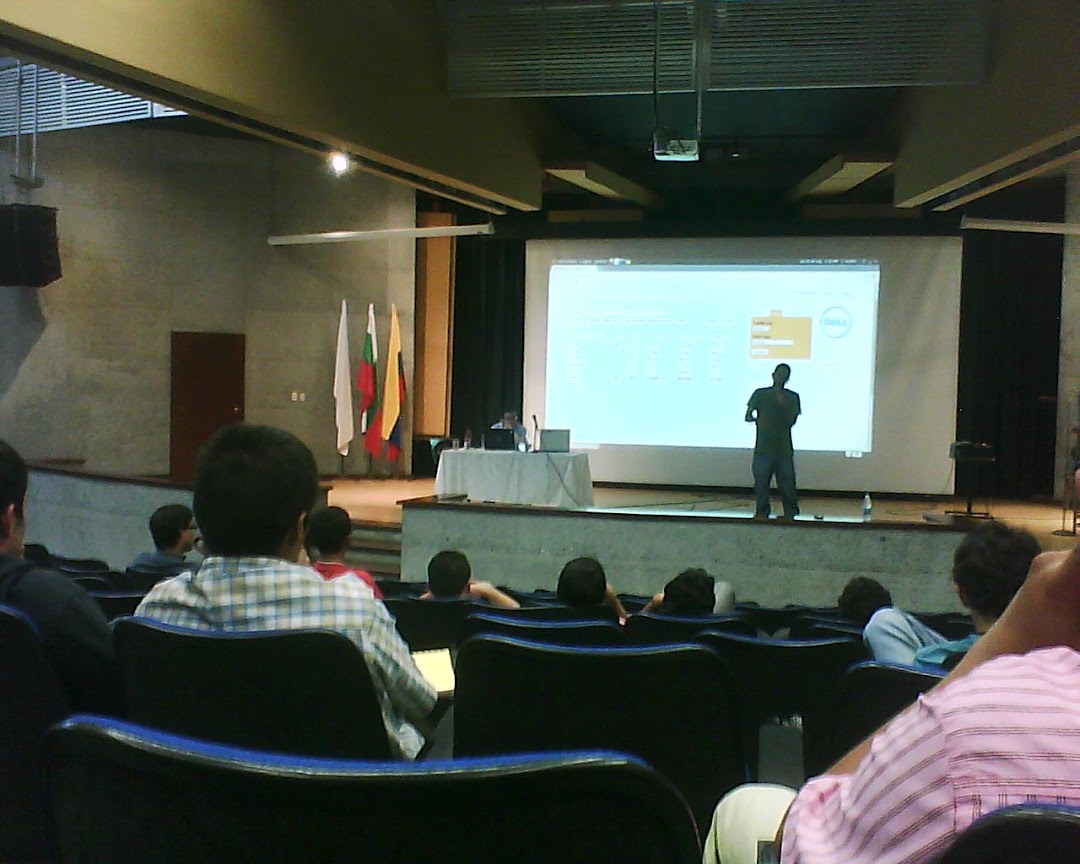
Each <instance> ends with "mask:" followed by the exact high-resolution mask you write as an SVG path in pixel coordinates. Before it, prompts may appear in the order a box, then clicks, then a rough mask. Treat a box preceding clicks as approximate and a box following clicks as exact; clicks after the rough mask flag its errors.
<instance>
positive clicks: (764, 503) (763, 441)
mask: <svg viewBox="0 0 1080 864" xmlns="http://www.w3.org/2000/svg"><path fill="white" fill-rule="evenodd" d="M790 377H791V367H790V366H788V364H787V363H781V364H780V365H779V366H777V367H776V368H775V369H774V370H773V373H772V379H773V386H772V387H759V388H758V389H757V390H755V391H754V392H753V394H751V396H750V401H749V402H748V403H747V405H746V422H747V423H757V440H756V441H755V443H754V464H753V472H754V493H755V495H756V496H757V504H756V506H755V509H754V518H755V519H768V518H769V512H770V507H769V482H770V481H771V480H772V477H773V474H775V475H776V485H777V486H779V487H780V499H781V500H782V501H783V502H784V518H785V519H794V518H795V517H796V516H797V515H799V502H798V499H797V498H796V497H795V455H794V454H795V450H794V447H792V445H791V427H792V426H794V425H795V420H796V419H797V418H798V416H799V415H800V414H801V413H802V405H801V404H800V402H799V394H798V393H796V392H795V391H794V390H788V389H787V388H785V387H784V385H785V384H787V380H788V378H790Z"/></svg>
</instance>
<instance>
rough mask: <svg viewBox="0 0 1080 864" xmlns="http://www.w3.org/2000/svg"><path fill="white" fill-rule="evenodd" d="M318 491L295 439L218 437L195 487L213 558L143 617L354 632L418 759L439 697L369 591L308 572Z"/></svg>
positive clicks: (172, 585) (395, 739)
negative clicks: (308, 530)
mask: <svg viewBox="0 0 1080 864" xmlns="http://www.w3.org/2000/svg"><path fill="white" fill-rule="evenodd" d="M317 489H318V471H317V469H316V467H315V458H314V457H313V456H312V454H311V451H310V450H309V449H308V448H307V446H306V445H305V444H304V443H303V442H302V441H300V440H299V439H298V438H296V437H295V436H294V435H292V434H290V433H288V432H286V431H284V430H282V429H275V428H273V427H271V426H255V425H249V424H243V423H241V424H238V425H236V426H228V427H225V428H224V429H220V430H218V431H217V432H216V433H215V434H214V436H213V437H212V438H211V439H210V441H209V442H207V444H206V446H205V447H204V448H203V449H202V451H201V453H200V454H199V459H198V463H197V468H196V478H195V517H196V519H197V520H198V523H199V529H200V531H201V532H202V536H203V539H204V542H205V543H206V547H207V557H206V558H205V559H204V560H203V562H202V564H201V565H200V566H199V568H198V570H196V571H194V572H190V573H182V574H180V575H179V576H177V577H175V578H173V579H168V580H166V581H164V582H159V583H158V584H157V585H155V586H154V587H153V588H152V589H151V590H150V593H149V594H147V595H146V598H145V599H144V600H143V602H142V603H141V604H140V605H139V608H138V609H137V610H136V614H137V615H142V616H145V617H147V618H153V619H155V620H157V621H162V622H164V623H166V624H175V625H179V626H181V627H189V628H192V629H196V630H214V631H231V632H243V631H251V630H291V629H309V628H315V629H325V630H336V631H338V632H340V633H344V634H345V635H346V636H348V637H349V638H350V639H351V640H352V641H353V642H354V643H355V644H356V646H357V647H358V648H359V649H360V651H362V652H363V654H364V658H365V660H366V661H367V664H368V667H369V668H370V669H371V673H372V674H371V680H372V683H373V684H374V685H375V689H376V692H377V693H378V694H379V696H380V698H379V704H380V707H381V709H382V716H383V723H384V725H385V726H386V731H387V737H388V739H389V741H390V744H391V746H392V747H393V748H394V750H395V751H396V752H397V754H398V755H400V756H402V757H404V758H406V759H413V758H415V757H416V755H417V754H418V753H419V752H420V749H421V747H422V746H423V744H424V736H423V735H422V734H421V732H420V730H419V729H417V725H419V724H422V723H423V722H424V721H425V720H426V719H427V718H428V715H429V714H430V713H431V710H432V708H433V707H434V706H435V702H436V693H435V690H434V689H433V688H432V686H431V685H430V684H428V682H427V681H426V680H425V679H424V676H423V675H422V674H421V673H420V670H419V669H417V667H416V664H415V663H414V662H413V660H412V656H411V655H410V653H409V648H408V646H407V645H406V644H405V643H404V642H403V641H402V639H401V636H399V635H398V632H397V630H396V628H395V626H394V619H393V618H392V617H391V615H390V613H389V612H387V611H386V607H385V606H384V605H383V604H382V603H380V602H378V601H377V600H375V598H374V596H373V595H372V592H371V590H370V589H369V588H368V587H367V586H366V585H364V584H363V583H362V582H360V581H359V580H357V579H333V580H330V581H326V580H325V579H323V578H322V577H321V576H320V575H319V574H318V573H316V572H315V571H314V570H313V569H312V568H311V567H309V566H307V565H306V564H300V563H298V561H299V560H300V559H301V557H302V552H303V541H304V524H305V521H306V519H307V516H308V513H309V512H310V511H311V507H312V504H313V503H314V500H315V494H316V491H317Z"/></svg>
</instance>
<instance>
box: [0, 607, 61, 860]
mask: <svg viewBox="0 0 1080 864" xmlns="http://www.w3.org/2000/svg"><path fill="white" fill-rule="evenodd" d="M0 656H2V657H3V662H2V663H0V860H2V861H20V862H32V861H46V860H51V859H52V854H51V839H50V832H49V830H48V807H47V799H46V794H45V783H44V776H45V775H44V765H43V763H42V758H41V740H42V736H43V735H44V734H45V730H46V729H48V728H49V727H50V726H51V725H52V724H53V723H57V722H59V721H60V720H61V719H63V718H64V717H65V716H66V715H67V713H68V706H67V699H66V698H65V696H64V693H63V690H62V689H61V686H60V681H59V679H58V678H57V676H56V673H55V672H54V670H53V668H52V664H51V663H50V662H49V658H48V657H47V655H46V653H45V648H44V646H43V645H42V643H41V636H40V635H39V633H38V631H37V628H36V627H35V626H34V624H33V623H32V622H31V621H30V619H29V618H28V617H27V616H26V615H24V614H23V613H22V612H20V611H19V610H17V609H13V608H12V607H10V606H0Z"/></svg>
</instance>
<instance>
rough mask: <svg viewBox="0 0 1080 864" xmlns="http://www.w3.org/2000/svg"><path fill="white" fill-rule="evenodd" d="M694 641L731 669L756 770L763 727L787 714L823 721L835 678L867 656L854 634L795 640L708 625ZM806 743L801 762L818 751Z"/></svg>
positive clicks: (806, 721)
mask: <svg viewBox="0 0 1080 864" xmlns="http://www.w3.org/2000/svg"><path fill="white" fill-rule="evenodd" d="M698 641H699V642H701V644H703V645H707V646H708V647H709V648H712V649H713V650H714V651H716V652H717V653H718V654H719V655H720V656H721V657H723V658H724V660H725V661H726V662H727V664H728V666H729V667H730V668H731V669H732V671H733V672H734V673H735V680H736V685H737V688H738V694H739V710H740V714H741V716H742V720H743V742H744V746H745V748H746V752H747V753H749V754H750V757H751V758H750V762H749V764H750V766H751V770H752V771H753V772H754V774H755V776H756V774H757V765H758V762H757V758H758V739H759V734H760V731H761V727H762V726H764V725H766V724H771V723H773V722H774V721H776V720H788V719H789V718H798V720H796V721H795V722H796V725H799V724H802V725H804V728H805V726H806V725H809V726H815V725H816V724H818V723H822V722H824V721H823V720H822V719H820V718H823V717H830V716H831V709H830V701H831V700H832V698H833V688H834V687H835V686H836V682H837V681H839V680H840V676H841V675H842V674H843V673H844V671H845V670H846V669H847V668H848V667H849V666H851V665H852V664H853V663H858V662H859V661H861V660H865V659H866V649H865V647H863V644H862V642H861V641H856V640H854V639H808V640H798V641H796V640H787V639H766V638H760V637H752V636H738V635H735V634H732V633H721V632H717V631H706V632H704V633H702V634H701V635H700V636H699V637H698ZM811 740H812V741H816V740H817V739H811ZM805 744H806V742H805V741H804V764H805V763H807V762H809V763H810V764H817V763H818V762H819V761H820V759H821V757H820V756H819V755H817V754H814V753H807V752H806V750H805Z"/></svg>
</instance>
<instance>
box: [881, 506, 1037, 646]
mask: <svg viewBox="0 0 1080 864" xmlns="http://www.w3.org/2000/svg"><path fill="white" fill-rule="evenodd" d="M1038 554H1039V541H1037V540H1036V539H1035V538H1034V537H1033V536H1032V535H1031V534H1030V533H1029V532H1028V531H1024V530H1022V529H1019V528H1010V527H1008V526H1007V525H1003V524H1002V523H1000V522H988V523H986V524H985V525H981V526H980V527H978V528H976V529H975V530H974V531H972V532H970V533H969V534H967V535H966V536H965V537H964V539H963V540H961V541H960V545H959V546H957V547H956V552H955V553H954V554H953V568H952V579H953V586H954V588H955V590H956V596H957V597H958V598H959V599H960V602H961V603H962V604H963V605H964V606H965V607H967V609H969V610H970V612H971V620H972V622H973V623H974V625H975V632H974V633H973V634H972V635H971V636H968V637H966V638H964V639H958V640H953V641H950V640H948V639H946V638H945V637H944V636H942V635H941V634H940V633H938V632H937V631H936V630H933V629H931V628H930V627H928V626H926V625H925V624H923V623H922V622H921V621H920V620H919V619H918V618H916V617H915V616H914V615H912V614H911V613H909V612H903V611H901V610H900V609H897V608H896V607H895V606H890V607H888V608H885V609H879V610H878V611H877V612H875V613H874V615H873V616H872V617H871V618H870V620H869V622H867V625H866V628H865V630H864V631H863V640H864V641H865V642H866V645H867V647H868V648H869V649H870V651H871V652H872V653H873V655H874V659H875V660H879V661H881V662H883V663H901V664H905V665H911V664H915V663H918V664H926V665H932V666H951V665H952V664H954V663H955V662H956V661H957V660H958V658H959V657H962V656H963V655H964V654H965V653H966V652H967V651H968V650H969V649H970V648H971V646H972V645H974V644H975V640H976V639H978V638H979V636H981V635H982V634H983V633H985V632H986V631H987V630H988V629H989V628H990V625H992V624H993V623H994V621H996V620H997V618H998V616H999V615H1001V613H1002V612H1003V611H1004V610H1005V607H1006V606H1007V605H1008V604H1009V601H1010V600H1011V599H1012V597H1013V595H1014V594H1015V593H1016V592H1017V590H1018V589H1019V588H1020V586H1021V585H1022V584H1023V582H1024V578H1025V576H1026V575H1027V572H1028V568H1029V567H1030V566H1031V562H1032V559H1034V558H1035V556H1036V555H1038Z"/></svg>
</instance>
